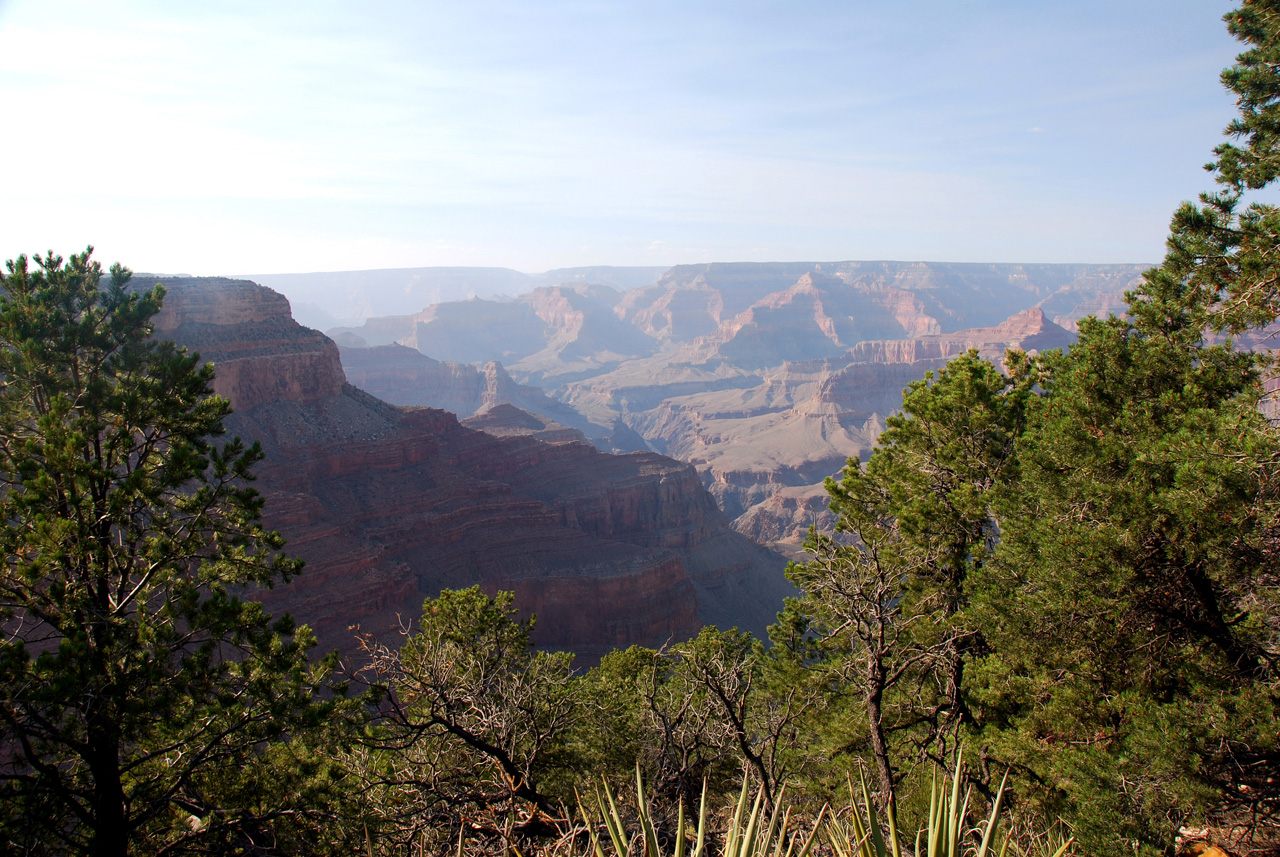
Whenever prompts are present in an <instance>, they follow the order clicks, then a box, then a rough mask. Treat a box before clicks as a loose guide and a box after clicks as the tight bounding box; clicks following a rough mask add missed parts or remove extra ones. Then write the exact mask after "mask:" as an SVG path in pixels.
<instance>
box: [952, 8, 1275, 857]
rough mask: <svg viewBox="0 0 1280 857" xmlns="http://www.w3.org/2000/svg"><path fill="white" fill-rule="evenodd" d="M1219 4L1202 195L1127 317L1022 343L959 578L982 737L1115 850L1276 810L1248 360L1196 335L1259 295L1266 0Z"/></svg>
mask: <svg viewBox="0 0 1280 857" xmlns="http://www.w3.org/2000/svg"><path fill="white" fill-rule="evenodd" d="M1226 20H1227V23H1228V28H1229V29H1230V30H1231V32H1232V33H1233V34H1235V35H1236V36H1237V37H1239V38H1241V39H1242V40H1243V41H1245V42H1246V43H1247V44H1248V50H1246V51H1245V52H1244V53H1243V54H1241V55H1240V57H1239V60H1238V63H1237V65H1236V66H1234V67H1233V68H1231V69H1228V70H1227V71H1226V72H1224V74H1223V81H1224V83H1225V84H1226V85H1227V86H1228V87H1229V88H1230V89H1231V90H1232V91H1234V92H1236V93H1237V95H1238V96H1239V105H1240V109H1241V115H1240V118H1239V119H1237V120H1236V121H1235V122H1233V123H1232V124H1231V125H1230V126H1229V127H1228V129H1227V133H1228V135H1229V136H1231V137H1233V138H1234V139H1235V140H1237V141H1239V142H1228V143H1224V144H1223V145H1221V146H1219V147H1218V148H1217V150H1216V153H1217V155H1218V160H1217V161H1216V162H1215V163H1212V164H1210V165H1209V168H1210V169H1211V170H1213V171H1214V172H1215V173H1216V179H1217V181H1218V183H1219V184H1220V186H1221V187H1222V190H1221V191H1220V192H1218V193H1215V194H1206V195H1204V196H1202V198H1201V204H1200V205H1199V206H1197V205H1194V204H1190V203H1188V204H1186V205H1184V206H1182V207H1181V208H1180V209H1179V210H1178V212H1177V213H1176V214H1175V216H1174V219H1173V224H1172V230H1171V235H1170V238H1169V240H1168V245H1167V246H1168V252H1167V254H1166V258H1165V260H1164V263H1163V264H1162V265H1161V266H1160V267H1159V268H1156V269H1153V270H1151V271H1148V272H1147V273H1146V276H1145V281H1144V284H1143V286H1142V287H1141V288H1139V289H1137V290H1136V291H1135V292H1133V293H1130V294H1129V295H1128V296H1127V298H1128V313H1127V315H1126V317H1124V318H1115V317H1111V318H1108V319H1105V320H1098V319H1088V320H1086V321H1084V322H1082V324H1081V327H1080V336H1079V339H1078V341H1077V342H1076V344H1075V345H1073V346H1072V348H1071V350H1070V351H1069V352H1068V353H1067V354H1065V355H1062V354H1056V355H1050V356H1049V357H1048V358H1047V359H1045V360H1042V361H1041V363H1040V367H1039V368H1040V376H1039V377H1040V381H1041V384H1042V393H1043V395H1041V396H1039V397H1037V398H1036V399H1035V401H1034V402H1033V404H1032V406H1031V409H1030V414H1029V427H1028V430H1027V431H1026V433H1025V435H1024V436H1023V438H1022V439H1021V440H1020V441H1019V448H1018V458H1019V464H1020V471H1021V478H1020V479H1019V480H1018V481H1017V482H1016V483H1014V484H1013V485H1011V486H1010V488H1009V490H1008V491H1007V492H1006V493H1005V494H1004V499H1003V501H1002V502H1001V503H1000V504H999V508H1000V527H1001V542H1000V545H999V549H998V551H997V554H996V557H995V560H994V562H992V563H991V564H990V565H989V566H988V567H987V568H986V569H985V570H984V572H983V574H982V580H981V586H982V598H981V599H980V601H981V604H982V609H983V610H984V611H986V612H984V614H983V615H984V626H985V627H986V628H987V635H988V639H989V641H990V642H991V644H992V646H993V647H994V650H995V651H994V653H993V654H992V655H991V656H989V657H987V658H985V659H984V660H983V661H982V662H981V663H980V664H979V665H978V666H977V667H976V668H975V669H974V670H973V679H974V680H973V682H972V684H971V691H972V694H973V696H972V702H973V704H974V706H975V710H976V711H978V713H979V718H980V719H981V720H982V722H983V723H984V724H985V733H984V734H985V736H986V740H987V741H988V742H989V749H990V750H991V752H993V753H995V754H996V755H998V756H999V757H1000V758H1001V759H1003V760H1004V761H1007V762H1009V763H1011V764H1014V765H1015V766H1016V767H1018V768H1019V769H1020V770H1021V771H1023V773H1024V774H1025V779H1024V796H1025V797H1030V798H1032V799H1033V800H1034V802H1036V803H1037V804H1038V805H1039V806H1040V807H1041V808H1042V809H1043V810H1044V811H1045V812H1046V813H1048V814H1051V815H1052V814H1061V815H1063V816H1065V817H1067V818H1069V819H1070V820H1071V821H1072V823H1073V824H1074V825H1076V828H1077V832H1078V833H1079V834H1081V835H1082V836H1087V837H1088V838H1089V839H1090V840H1091V841H1094V842H1096V843H1098V844H1097V845H1096V846H1095V847H1096V848H1098V850H1100V851H1104V850H1110V851H1111V852H1113V853H1120V852H1122V851H1123V852H1129V851H1131V850H1132V848H1133V847H1136V846H1137V845H1139V844H1141V845H1142V846H1144V847H1147V848H1150V849H1153V850H1159V849H1163V848H1165V847H1167V846H1168V845H1169V844H1170V843H1171V842H1172V840H1173V837H1174V834H1175V832H1176V830H1177V828H1178V826H1179V825H1180V824H1183V823H1186V822H1188V821H1198V822H1205V823H1211V824H1215V823H1216V824H1219V825H1223V826H1232V825H1243V826H1244V827H1247V828H1251V829H1253V830H1254V831H1255V832H1261V831H1263V830H1264V829H1265V828H1267V827H1268V826H1271V830H1272V832H1271V834H1270V835H1275V825H1276V824H1277V811H1278V810H1280V786H1277V783H1276V780H1277V777H1276V776H1275V771H1276V770H1280V681H1278V676H1277V669H1278V668H1280V577H1278V575H1277V554H1276V547H1277V544H1276V539H1275V536H1276V532H1277V524H1278V523H1280V505H1278V503H1277V500H1278V499H1280V498H1277V495H1276V475H1277V465H1278V464H1280V438H1278V437H1277V434H1276V430H1275V428H1274V427H1273V426H1271V425H1270V424H1269V423H1268V421H1267V420H1266V419H1265V418H1264V417H1263V416H1262V413H1261V412H1260V409H1259V405H1260V400H1261V397H1262V388H1261V385H1260V378H1261V376H1262V373H1263V372H1264V370H1265V369H1266V367H1267V365H1268V363H1269V360H1268V359H1265V358H1263V357H1260V356H1258V355H1256V354H1253V353H1250V352H1248V351H1243V350H1240V349H1237V348H1235V347H1234V346H1233V344H1232V342H1231V341H1230V340H1225V341H1223V340H1221V338H1215V337H1210V336H1209V335H1208V334H1209V331H1211V330H1213V329H1215V328H1216V329H1218V330H1223V329H1226V330H1234V331H1241V330H1245V329H1247V328H1249V327H1252V326H1256V325H1262V324H1268V323H1270V322H1272V321H1274V319H1275V316H1276V311H1277V309H1278V308H1280V303H1278V302H1277V301H1278V298H1277V296H1278V295H1280V290H1277V288H1276V282H1277V273H1280V269H1277V267H1276V265H1277V262H1276V259H1277V257H1278V256H1280V253H1278V252H1277V251H1278V250H1280V232H1277V228H1276V227H1277V223H1278V221H1277V213H1276V209H1275V208H1274V207H1273V206H1270V205H1267V204H1263V203H1258V202H1253V203H1251V204H1249V205H1248V206H1247V207H1244V208H1243V210H1242V205H1243V202H1244V199H1245V197H1246V195H1247V194H1248V193H1249V192H1250V191H1253V190H1256V189H1259V188H1262V187H1264V186H1266V185H1268V184H1270V183H1271V182H1273V181H1274V180H1275V178H1276V176H1277V170H1278V169H1280V157H1278V156H1277V150H1276V146H1277V141H1278V140H1280V137H1277V133H1276V132H1277V131H1278V130H1280V125H1278V124H1277V122H1278V121H1280V66H1278V65H1277V60H1280V6H1278V5H1277V4H1276V3H1275V2H1272V0H1253V2H1246V3H1245V4H1244V6H1243V8H1241V9H1240V10H1237V11H1235V12H1232V13H1231V14H1229V15H1227V16H1226ZM1241 143H1242V145H1241Z"/></svg>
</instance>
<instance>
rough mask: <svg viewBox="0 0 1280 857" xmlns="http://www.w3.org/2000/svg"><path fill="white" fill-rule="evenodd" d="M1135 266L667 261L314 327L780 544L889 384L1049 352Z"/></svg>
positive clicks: (867, 442)
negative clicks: (644, 463)
mask: <svg viewBox="0 0 1280 857" xmlns="http://www.w3.org/2000/svg"><path fill="white" fill-rule="evenodd" d="M1144 269H1145V268H1144V266H1140V265H987V264H941V263H905V262H836V263H821V264H817V263H777V264H754V263H735V264H708V265H684V266H678V267H675V268H672V269H670V270H669V271H667V272H666V273H664V274H663V275H662V276H661V277H659V278H657V279H656V281H655V282H653V283H652V284H650V285H646V286H642V287H638V288H633V289H630V290H627V291H619V290H617V289H615V288H610V287H607V286H602V285H586V284H582V283H569V284H562V285H555V286H547V287H543V288H539V289H536V290H534V291H532V292H530V293H528V294H525V295H522V296H520V297H519V298H515V299H513V300H508V301H498V300H470V301H463V302H455V303H451V304H441V305H435V306H430V307H427V308H425V309H424V310H423V311H422V312H420V313H417V314H415V315H411V316H399V317H394V318H376V319H370V320H368V321H367V322H366V323H365V324H364V325H363V326H361V327H358V328H345V329H339V330H335V331H332V332H333V333H334V335H335V338H336V339H337V340H338V341H339V343H340V344H341V345H342V346H343V348H344V359H345V360H347V361H348V362H349V363H351V364H352V365H358V366H359V367H360V368H359V376H358V379H357V378H355V377H354V376H353V381H354V382H355V383H356V384H357V385H359V386H361V387H362V388H364V389H366V390H368V391H370V392H372V393H374V394H376V395H378V396H381V397H384V398H386V399H387V400H388V401H392V402H395V403H397V404H406V405H408V404H417V405H432V406H436V407H451V406H456V411H457V413H459V414H460V415H462V416H464V417H466V416H468V415H469V414H474V413H477V412H483V411H485V410H487V409H490V408H493V407H494V406H495V405H498V404H502V403H510V404H513V405H515V406H517V407H519V408H521V409H524V410H527V411H530V412H533V413H536V414H538V415H540V416H541V417H543V418H545V419H548V420H552V421H554V422H556V423H558V424H560V425H563V426H568V427H572V428H576V429H578V430H579V431H581V432H583V434H584V435H585V436H587V437H588V438H589V439H590V440H591V441H592V443H594V444H596V445H597V446H598V447H600V448H601V449H608V450H622V449H636V448H638V446H637V444H643V446H645V447H647V448H649V449H652V450H655V451H657V452H661V453H664V454H667V455H670V456H672V457H674V458H678V459H680V460H682V461H686V462H689V463H691V464H693V465H694V466H695V467H696V468H697V470H698V473H699V474H700V476H701V477H702V480H703V482H704V484H705V485H706V486H707V487H708V489H709V490H710V491H711V493H712V494H713V495H714V496H715V497H716V500H717V502H718V503H719V505H720V506H721V508H722V509H723V510H724V512H725V513H726V514H727V515H729V517H730V518H732V519H733V526H734V528H735V529H737V530H738V531H740V532H742V533H745V534H748V535H750V536H751V537H752V538H753V539H756V540H758V541H760V542H763V543H768V544H773V545H775V546H776V547H778V548H780V549H782V550H784V551H787V552H794V551H795V550H796V548H797V547H798V545H799V542H800V541H801V540H802V538H803V536H804V532H805V531H806V530H807V528H808V526H809V525H810V524H811V523H813V522H815V521H820V520H822V519H824V517H825V516H826V515H827V512H826V502H825V493H824V492H823V490H822V480H823V479H824V478H825V477H827V476H830V475H833V474H835V473H836V472H838V471H839V469H840V468H841V466H842V465H843V464H844V462H845V461H846V460H847V459H848V458H850V457H865V456H866V455H867V454H869V452H870V450H871V448H872V446H873V445H874V443H875V440H876V438H877V437H878V436H879V433H880V432H881V431H882V430H883V428H884V419H885V417H886V416H888V415H889V414H891V413H892V412H893V411H894V410H895V409H896V408H898V407H899V406H900V405H901V400H902V399H901V394H902V389H903V387H905V386H906V385H907V384H908V383H910V382H912V381H915V380H918V379H920V378H922V377H924V375H925V373H926V372H929V371H931V370H936V369H939V368H941V367H942V366H943V365H945V363H946V361H947V360H949V359H950V358H952V357H954V356H956V355H958V354H961V353H963V352H964V351H965V350H967V349H969V348H976V349H977V350H978V351H979V352H981V353H982V354H983V356H985V357H988V358H990V359H994V360H999V359H1001V357H1002V356H1003V354H1004V351H1005V350H1006V349H1007V348H1021V349H1024V350H1044V349H1049V348H1059V347H1064V346H1066V345H1068V344H1069V343H1070V342H1071V340H1072V338H1073V331H1074V329H1075V327H1076V323H1077V321H1078V320H1079V319H1080V318H1083V317H1084V316H1086V315H1090V314H1094V313H1106V312H1109V311H1112V310H1118V309H1120V308H1121V307H1123V303H1124V301H1123V294H1124V292H1125V290H1127V289H1130V288H1133V287H1134V286H1135V285H1136V284H1137V283H1138V282H1139V280H1140V277H1141V274H1142V272H1143V270H1144ZM396 343H398V344H399V345H402V346H404V347H405V349H412V350H413V351H417V352H419V355H420V356H417V357H415V356H412V355H411V353H410V352H408V351H407V350H396V349H395V344H396ZM371 346H372V347H371ZM450 361H451V362H450ZM467 364H473V365H467ZM411 365H412V367H413V368H410V367H411ZM443 367H448V368H447V370H446V369H445V368H443ZM504 367H505V368H504ZM463 378H465V379H467V380H465V381H464V380H461V379H463ZM461 388H466V389H468V390H470V389H476V390H482V391H481V392H479V393H475V394H468V397H465V400H464V398H461V397H459V395H458V393H457V391H458V390H459V389H461ZM566 408H567V410H566Z"/></svg>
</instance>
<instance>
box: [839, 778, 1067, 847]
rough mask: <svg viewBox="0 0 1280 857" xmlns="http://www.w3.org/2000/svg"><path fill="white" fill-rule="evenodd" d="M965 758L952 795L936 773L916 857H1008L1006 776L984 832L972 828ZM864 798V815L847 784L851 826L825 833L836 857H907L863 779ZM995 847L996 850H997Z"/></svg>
mask: <svg viewBox="0 0 1280 857" xmlns="http://www.w3.org/2000/svg"><path fill="white" fill-rule="evenodd" d="M962 763H963V756H962V754H957V756H956V769H955V772H954V773H953V774H952V776H951V788H950V790H948V788H947V783H946V778H945V776H943V777H939V771H938V769H937V768H935V769H934V772H933V783H932V785H931V786H930V789H929V815H928V818H926V819H925V824H924V826H923V827H921V828H920V830H919V831H917V833H916V840H915V857H1006V855H1007V854H1008V851H1009V846H1010V838H1009V834H1008V833H1005V834H1004V836H1003V837H1001V836H1000V835H999V834H1000V821H1001V814H1002V812H1003V809H1004V794H1005V786H1006V784H1007V782H1008V775H1007V774H1006V775H1005V777H1004V779H1003V780H1001V782H1000V788H999V789H997V790H996V797H995V800H994V801H992V802H991V812H990V813H989V814H988V816H987V820H986V823H985V824H984V825H982V826H981V827H977V828H975V827H972V826H971V824H970V821H969V805H970V802H971V799H972V796H973V789H972V788H971V787H970V788H967V789H965V790H964V794H963V795H961V792H960V786H961V776H960V769H961V765H962ZM859 781H860V785H861V792H862V802H861V803H862V813H865V817H864V815H863V814H862V813H860V812H859V806H858V800H857V795H855V794H854V790H853V783H852V781H850V783H849V818H848V820H847V821H845V820H841V819H837V818H832V819H831V820H830V821H829V822H828V823H827V825H826V827H825V836H824V838H825V839H826V841H827V843H828V844H829V845H830V846H831V851H832V853H833V854H835V855H836V857H903V855H902V844H901V841H900V839H899V836H898V820H897V819H896V818H895V817H894V814H893V813H892V812H891V811H883V812H877V811H876V809H875V804H873V803H872V801H871V795H870V794H869V793H868V790H867V781H866V778H865V777H861V776H860V777H859ZM978 831H980V832H981V834H982V839H981V841H980V842H979V843H978V844H977V845H976V846H969V845H967V844H966V839H967V838H968V836H969V834H970V833H971V832H978ZM1074 841H1075V840H1074V839H1068V840H1067V841H1066V842H1063V843H1062V844H1061V846H1060V847H1059V848H1058V849H1057V850H1056V851H1055V852H1054V853H1053V855H1052V857H1063V855H1064V854H1066V852H1067V850H1068V849H1069V848H1070V847H1071V845H1072V843H1073V842H1074ZM997 843H999V844H998V847H997Z"/></svg>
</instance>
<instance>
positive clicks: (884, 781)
mask: <svg viewBox="0 0 1280 857" xmlns="http://www.w3.org/2000/svg"><path fill="white" fill-rule="evenodd" d="M884 682H885V676H884V667H883V665H882V664H881V663H880V659H879V658H877V657H875V656H874V655H872V654H870V653H868V655H867V726H868V728H869V731H870V733H871V752H872V755H873V756H875V760H876V779H877V780H878V782H879V790H880V803H881V806H882V808H883V809H884V810H885V811H886V812H891V813H895V815H896V813H897V810H898V801H897V798H896V796H895V795H894V790H893V765H892V764H891V763H890V761H889V741H888V739H887V738H886V736H885V732H884V712H883V710H882V708H881V705H882V703H883V700H884Z"/></svg>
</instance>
